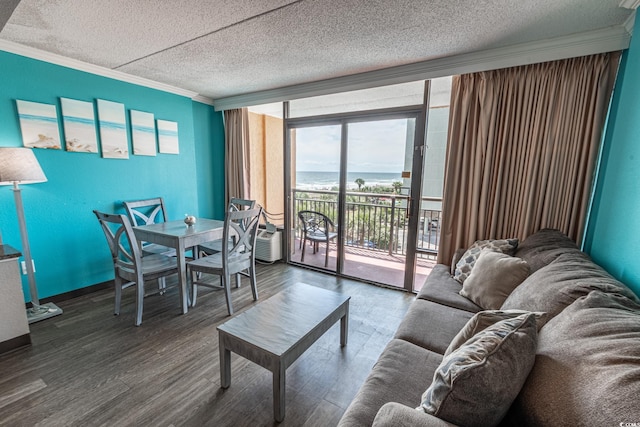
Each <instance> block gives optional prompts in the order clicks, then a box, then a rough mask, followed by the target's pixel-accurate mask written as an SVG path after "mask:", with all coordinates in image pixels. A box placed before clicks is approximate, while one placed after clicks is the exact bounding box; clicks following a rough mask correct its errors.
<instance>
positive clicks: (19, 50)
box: [0, 39, 213, 105]
mask: <svg viewBox="0 0 640 427" xmlns="http://www.w3.org/2000/svg"><path fill="white" fill-rule="evenodd" d="M0 50H3V51H5V52H9V53H13V54H16V55H20V56H25V57H27V58H32V59H37V60H39V61H44V62H48V63H50V64H55V65H60V66H62V67H67V68H71V69H74V70H78V71H84V72H86V73H90V74H95V75H97V76H101V77H107V78H110V79H114V80H119V81H122V82H126V83H132V84H135V85H138V86H144V87H148V88H151V89H156V90H160V91H163V92H168V93H173V94H175V95H180V96H185V97H187V98H191V99H193V100H195V101H198V102H202V103H205V104H209V105H213V100H212V99H211V98H207V97H205V96H202V95H200V94H198V93H197V92H194V91H191V90H187V89H182V88H179V87H175V86H171V85H168V84H165V83H160V82H157V81H155V80H150V79H145V78H144V77H137V76H134V75H131V74H127V73H123V72H122V71H117V70H112V69H110V68H106V67H102V66H99V65H94V64H90V63H88V62H84V61H79V60H77V59H72V58H67V57H66V56H62V55H58V54H55V53H51V52H46V51H44V50H40V49H36V48H33V47H30V46H25V45H22V44H19V43H15V42H11V41H8V40H2V39H0Z"/></svg>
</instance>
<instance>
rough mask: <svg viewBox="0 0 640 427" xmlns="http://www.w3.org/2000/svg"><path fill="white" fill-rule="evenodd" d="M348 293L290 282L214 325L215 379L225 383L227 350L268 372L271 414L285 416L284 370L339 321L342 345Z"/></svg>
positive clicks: (228, 364)
mask: <svg viewBox="0 0 640 427" xmlns="http://www.w3.org/2000/svg"><path fill="white" fill-rule="evenodd" d="M350 298H351V297H349V296H347V295H342V294H339V293H337V292H332V291H328V290H325V289H322V288H318V287H315V286H311V285H307V284H304V283H296V284H294V285H293V286H291V287H290V288H289V289H286V290H284V291H282V292H280V293H278V294H276V295H274V296H272V297H271V298H269V299H267V300H265V301H261V302H260V303H258V304H257V305H256V306H254V307H252V308H250V309H249V310H247V311H245V312H243V313H241V314H239V315H237V316H235V317H233V318H232V319H231V320H228V321H227V322H225V323H223V324H222V325H220V326H218V328H217V329H218V340H219V343H220V382H221V385H222V388H228V387H229V386H230V385H231V352H232V351H233V352H234V353H236V354H238V355H240V356H242V357H244V358H246V359H248V360H251V361H252V362H254V363H257V364H258V365H260V366H262V367H264V368H266V369H268V370H270V371H271V372H272V373H273V412H274V418H275V420H276V421H278V422H280V421H282V420H283V419H284V415H285V372H286V370H287V368H288V367H289V366H291V364H292V363H293V362H295V361H296V359H298V357H300V355H301V354H302V353H304V352H305V351H306V350H307V349H308V348H309V347H310V346H311V345H312V344H313V343H314V342H316V341H317V339H318V338H320V337H321V336H322V335H323V334H324V333H325V332H326V331H327V330H329V328H331V326H333V325H334V324H335V323H336V322H337V321H338V320H340V346H341V347H342V346H344V345H346V344H347V329H348V321H349V299H350Z"/></svg>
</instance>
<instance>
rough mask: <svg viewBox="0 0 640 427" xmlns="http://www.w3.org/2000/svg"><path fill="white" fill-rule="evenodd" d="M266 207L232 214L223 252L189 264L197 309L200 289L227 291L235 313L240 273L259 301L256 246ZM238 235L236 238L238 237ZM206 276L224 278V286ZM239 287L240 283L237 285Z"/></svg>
mask: <svg viewBox="0 0 640 427" xmlns="http://www.w3.org/2000/svg"><path fill="white" fill-rule="evenodd" d="M261 214H262V208H260V207H258V208H253V209H246V210H233V211H228V212H227V214H226V217H225V220H224V231H223V236H222V241H223V242H231V243H230V244H227V245H222V248H221V249H222V250H221V251H220V252H217V253H214V254H212V255H209V256H206V257H202V258H199V259H197V260H194V261H191V262H189V263H188V264H187V271H188V272H189V276H190V279H191V305H192V306H195V304H196V299H197V294H198V286H206V287H210V288H215V289H220V288H222V289H224V292H225V298H226V301H227V310H228V312H229V315H232V314H233V306H232V303H231V276H232V275H235V274H240V275H243V276H246V277H248V278H249V280H250V282H251V292H252V294H253V300H254V301H256V300H257V299H258V288H257V283H256V269H255V265H256V256H255V244H256V236H257V234H258V224H259V222H260V216H261ZM234 236H235V238H234ZM205 274H213V275H217V276H220V284H212V283H211V282H210V281H206V280H205V279H206V276H205ZM236 286H237V287H239V282H236Z"/></svg>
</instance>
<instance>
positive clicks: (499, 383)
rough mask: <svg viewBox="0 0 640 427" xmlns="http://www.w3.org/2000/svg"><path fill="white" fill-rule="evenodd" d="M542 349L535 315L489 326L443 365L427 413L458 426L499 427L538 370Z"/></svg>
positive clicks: (425, 402)
mask: <svg viewBox="0 0 640 427" xmlns="http://www.w3.org/2000/svg"><path fill="white" fill-rule="evenodd" d="M536 344H537V327H536V320H535V315H534V314H533V313H526V314H522V315H520V316H517V317H514V318H512V319H505V320H501V321H499V322H497V323H495V324H493V325H492V326H489V327H488V328H486V329H485V330H483V331H481V332H479V333H477V334H476V335H474V336H473V337H472V338H471V339H470V340H469V341H467V342H466V343H464V344H463V345H462V346H460V347H459V348H458V349H457V350H455V351H453V352H452V353H451V354H449V355H448V356H446V357H445V358H444V359H443V360H442V363H441V364H440V366H439V367H438V369H436V372H435V373H434V375H433V382H432V383H431V385H430V386H429V388H428V389H427V390H426V391H425V392H424V394H423V395H422V405H421V406H422V409H423V410H424V411H425V412H426V413H429V414H431V415H433V416H436V417H438V418H440V419H442V420H444V421H447V422H450V423H454V424H458V425H464V426H490V425H497V424H498V423H499V422H500V421H501V420H502V418H503V417H504V415H505V414H506V413H507V410H508V409H509V406H511V403H512V402H513V400H514V399H515V398H516V396H517V395H518V393H519V392H520V389H521V388H522V385H523V384H524V382H525V380H526V379H527V376H528V375H529V371H531V368H532V367H533V362H534V361H535V352H536Z"/></svg>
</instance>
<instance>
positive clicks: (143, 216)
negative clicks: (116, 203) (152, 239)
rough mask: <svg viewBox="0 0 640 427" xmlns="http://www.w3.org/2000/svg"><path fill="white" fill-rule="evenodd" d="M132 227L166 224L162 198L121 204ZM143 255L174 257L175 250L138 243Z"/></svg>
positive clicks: (152, 244)
mask: <svg viewBox="0 0 640 427" xmlns="http://www.w3.org/2000/svg"><path fill="white" fill-rule="evenodd" d="M122 204H123V205H124V208H125V209H126V211H127V216H128V217H129V220H130V221H131V224H132V225H133V226H134V227H137V226H140V225H149V224H156V223H158V222H166V220H167V212H166V209H165V207H164V200H163V199H162V197H154V198H152V199H143V200H130V201H126V202H122ZM140 246H141V249H142V252H143V254H145V255H146V254H150V255H152V254H163V255H169V256H175V255H176V250H175V249H173V248H169V247H167V246H163V245H158V244H156V243H148V242H140Z"/></svg>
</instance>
